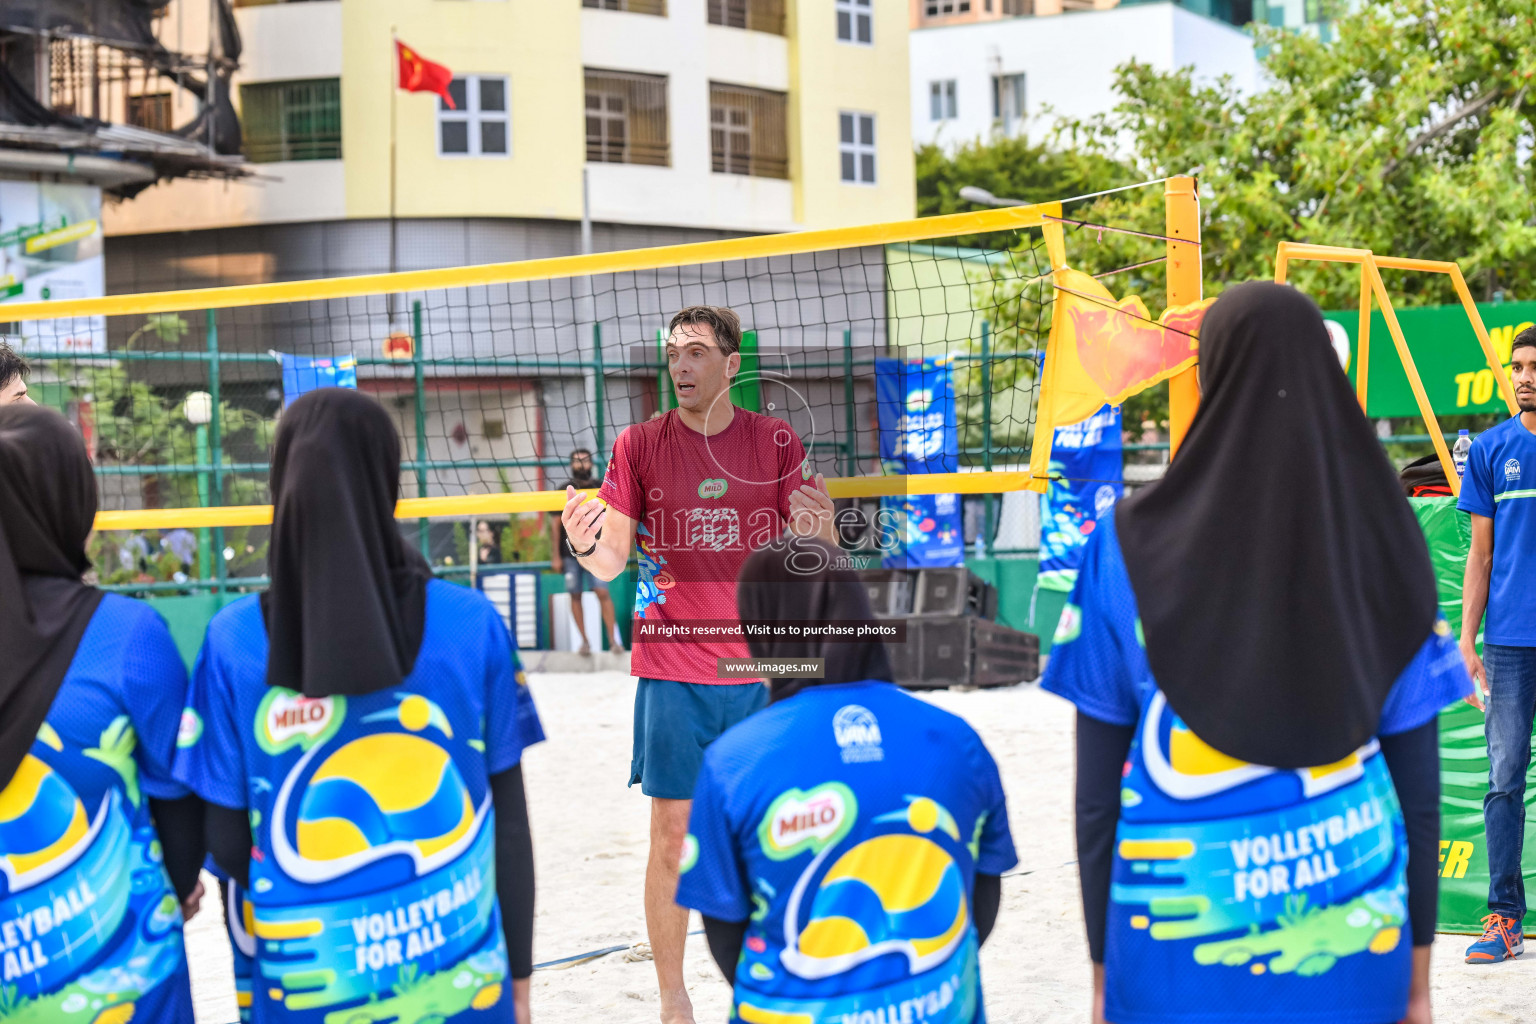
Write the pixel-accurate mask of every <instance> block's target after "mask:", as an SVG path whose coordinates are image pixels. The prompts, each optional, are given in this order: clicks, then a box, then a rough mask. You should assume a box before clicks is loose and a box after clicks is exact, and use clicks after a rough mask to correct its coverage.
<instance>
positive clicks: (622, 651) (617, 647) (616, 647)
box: [613, 643, 629, 654]
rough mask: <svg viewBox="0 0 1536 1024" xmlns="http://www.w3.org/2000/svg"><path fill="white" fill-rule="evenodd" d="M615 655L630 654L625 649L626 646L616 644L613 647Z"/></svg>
mask: <svg viewBox="0 0 1536 1024" xmlns="http://www.w3.org/2000/svg"><path fill="white" fill-rule="evenodd" d="M613 653H614V654H628V653H629V652H628V651H626V650H625V649H624V645H623V644H620V643H615V644H614V645H613Z"/></svg>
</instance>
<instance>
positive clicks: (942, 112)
mask: <svg viewBox="0 0 1536 1024" xmlns="http://www.w3.org/2000/svg"><path fill="white" fill-rule="evenodd" d="M956 88H957V87H956V85H955V80H954V79H953V78H936V79H934V80H933V81H931V82H929V83H928V120H930V121H935V122H937V121H953V120H954V119H955V118H956V117H957V116H958V115H957V111H958V109H959V107H958V106H957V104H956V102H955V92H956Z"/></svg>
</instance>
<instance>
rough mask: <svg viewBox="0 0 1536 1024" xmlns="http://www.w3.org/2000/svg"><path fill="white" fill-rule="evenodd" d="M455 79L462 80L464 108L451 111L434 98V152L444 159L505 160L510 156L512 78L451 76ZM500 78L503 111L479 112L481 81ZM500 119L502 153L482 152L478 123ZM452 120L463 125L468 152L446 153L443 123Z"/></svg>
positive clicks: (500, 76) (442, 102) (440, 99)
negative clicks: (503, 134) (503, 138)
mask: <svg viewBox="0 0 1536 1024" xmlns="http://www.w3.org/2000/svg"><path fill="white" fill-rule="evenodd" d="M453 77H454V79H455V80H461V81H463V83H464V109H462V110H450V109H449V108H448V105H447V104H446V103H445V102H444V101H443V99H442V97H438V100H437V126H436V128H437V155H438V156H439V157H441V158H443V159H445V160H468V159H485V160H506V159H510V158H511V156H512V79H511V77H510V76H509V75H454V76H453ZM495 80H500V82H501V89H502V93H501V95H502V106H503V109H502V110H488V111H482V110H481V109H480V83H481V82H482V81H495ZM498 121H499V122H500V123H501V124H502V125H504V126H505V128H506V133H507V149H506V152H504V153H482V152H481V151H480V126H481V125H482V124H487V123H495V122H498ZM449 123H454V124H463V125H466V126H467V127H466V129H465V132H466V134H467V135H468V136H469V151H468V152H467V153H449V152H445V151H444V149H443V125H445V124H449Z"/></svg>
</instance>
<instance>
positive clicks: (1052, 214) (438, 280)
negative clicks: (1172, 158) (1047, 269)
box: [5, 202, 1065, 530]
mask: <svg viewBox="0 0 1536 1024" xmlns="http://www.w3.org/2000/svg"><path fill="white" fill-rule="evenodd" d="M1061 212H1062V211H1061V203H1060V202H1050V203H1037V204H1035V205H1032V206H1013V207H1008V208H1005V209H1000V210H981V211H976V212H972V213H953V214H946V215H944V216H940V217H920V218H916V219H913V220H904V221H893V222H890V223H885V224H866V225H862V226H859V227H850V228H828V229H824V230H818V231H794V232H787V233H784V234H777V235H759V236H753V237H748V238H731V239H725V240H722V241H715V242H692V243H689V244H686V245H663V246H655V247H653V248H649V249H629V250H625V251H622V252H607V253H592V254H590V255H582V256H557V257H553V258H549V259H539V260H522V261H518V262H514V263H488V264H482V265H480V266H472V267H449V268H445V269H441V270H413V271H403V272H400V273H394V274H367V275H362V276H357V277H333V278H322V279H316V280H308V281H279V282H273V283H270V284H251V285H232V286H230V287H225V288H193V289H183V290H180V291H168V292H146V293H142V294H136V295H108V296H105V297H101V298H92V299H71V300H61V301H57V302H23V303H12V304H9V305H7V306H6V307H5V311H6V316H7V317H8V318H10V319H11V320H16V321H19V320H59V319H64V318H68V317H84V316H125V315H149V314H152V313H174V312H185V311H188V310H205V309H231V308H236V307H245V306H259V305H267V304H272V303H279V302H313V301H320V300H326V299H346V298H356V297H359V296H363V295H378V294H385V293H400V292H415V291H425V290H431V289H442V288H463V287H469V286H474V285H492V284H509V283H513V282H520V281H544V280H550V279H552V278H560V277H581V276H587V275H594V274H617V273H624V272H628V271H637V270H657V269H661V268H664V267H676V266H689V265H695V264H700V263H717V262H723V261H729V260H752V259H765V258H768V257H772V256H792V255H795V254H797V253H809V252H825V251H828V250H833V249H854V248H859V247H861V246H873V245H893V244H898V243H901V242H918V241H923V240H926V239H931V238H949V237H952V236H955V235H971V234H981V233H984V232H988V231H1011V230H1018V229H1022V228H1036V227H1038V228H1043V229H1044V231H1045V235H1046V246H1047V248H1048V250H1049V251H1050V252H1051V255H1052V262H1053V263H1056V264H1057V265H1060V264H1061V263H1064V262H1065V256H1064V248H1063V236H1062V228H1061V223H1060V218H1061ZM1051 218H1055V219H1054V220H1052V219H1051ZM1028 482H1029V474H1028V473H1024V472H991V473H934V474H930V475H926V476H906V477H903V478H902V483H901V486H900V488H899V490H898V491H897V493H900V494H989V493H997V492H1001V491H1015V490H1023V489H1024V488H1025V486H1026V485H1027V483H1028ZM827 490H828V491H829V492H830V493H831V495H832V497H834V498H858V497H878V496H889V495H891V494H892V485H891V478H890V477H840V478H837V479H832V480H828V481H827ZM564 506H565V493H564V492H563V491H519V492H515V493H502V494H474V495H460V496H454V497H442V498H407V499H404V500H402V501H401V502H400V503H399V504H398V505H396V507H395V515H396V517H397V518H400V519H426V518H444V517H463V516H477V515H506V514H508V513H516V512H553V511H558V510H559V509H561V508H563V507H564ZM270 522H272V506H270V505H221V506H216V507H212V508H177V509H136V510H132V511H119V512H99V513H97V515H96V524H95V525H96V529H98V530H169V529H197V528H206V527H218V526H226V527H231V526H262V525H266V524H268V523H270Z"/></svg>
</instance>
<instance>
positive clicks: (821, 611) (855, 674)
mask: <svg viewBox="0 0 1536 1024" xmlns="http://www.w3.org/2000/svg"><path fill="white" fill-rule="evenodd" d="M842 555H843V553H842V552H841V551H840V550H838V549H837V548H834V547H833V546H831V545H830V544H827V543H826V542H825V541H821V540H816V539H814V538H804V537H795V538H792V539H789V540H786V541H775V542H774V543H772V544H770V545H768V546H767V547H762V548H759V549H758V550H756V551H754V552H752V554H751V555H749V556H747V560H746V562H744V563H743V564H742V567H741V573H740V574H739V575H738V576H737V582H736V605H737V609H738V611H739V613H740V615H741V621H742V622H743V623H754V622H763V623H774V622H816V623H828V622H838V623H846V624H850V625H857V624H858V623H861V622H869V621H872V620H873V619H874V615H873V614H872V613H871V612H870V609H869V592H868V591H867V590H866V589H865V587H864V584H863V583H862V582H860V580H859V578H858V576H857V575H855V574H854V573H853V571H852V570H849V569H835V568H832V566H833V565H836V564H837V562H836V560H837V559H839V558H841V557H842ZM747 649H748V650H749V651H751V652H752V657H754V658H823V659H825V663H824V664H825V668H826V675H825V676H824V677H823V678H821V679H770V680H769V681H768V689H769V694H770V696H769V700H771V701H779V700H783V699H784V698H786V697H793V696H794V695H795V694H797V693H799V692H800V691H801V690H803V689H805V688H806V687H807V686H818V685H821V684H823V683H857V682H862V681H863V680H866V679H875V680H884V681H886V682H889V681H890V680H891V666H890V662H889V661H888V660H887V658H886V654H885V645H884V644H882V643H881V642H880V641H878V640H874V641H845V640H828V639H823V638H817V639H812V640H779V639H764V638H762V637H752V636H749V637H748V638H747Z"/></svg>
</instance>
